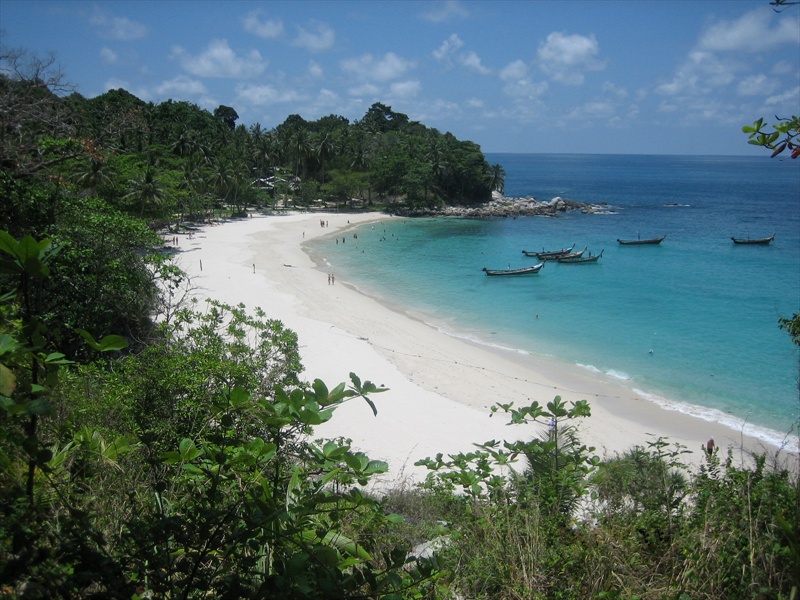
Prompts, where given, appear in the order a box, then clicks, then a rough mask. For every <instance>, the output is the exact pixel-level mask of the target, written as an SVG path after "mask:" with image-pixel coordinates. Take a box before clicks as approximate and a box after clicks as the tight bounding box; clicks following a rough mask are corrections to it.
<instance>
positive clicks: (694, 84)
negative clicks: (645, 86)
mask: <svg viewBox="0 0 800 600" xmlns="http://www.w3.org/2000/svg"><path fill="white" fill-rule="evenodd" d="M738 68H739V67H738V66H737V65H736V64H733V63H729V62H723V61H721V60H720V59H719V58H718V57H717V56H716V55H715V54H713V53H711V52H707V51H704V50H692V51H691V52H690V53H689V56H688V57H687V59H686V61H685V62H684V63H683V64H682V65H681V66H680V67H679V68H678V70H677V71H676V73H675V75H674V76H673V78H672V80H671V81H668V82H666V83H663V84H661V85H659V86H658V87H657V88H656V91H657V92H658V93H659V94H663V95H665V96H685V95H696V94H707V93H708V92H710V91H711V90H712V89H714V88H719V87H722V86H726V85H728V84H729V83H731V82H733V81H734V79H735V76H734V73H735V71H736V70H737V69H738Z"/></svg>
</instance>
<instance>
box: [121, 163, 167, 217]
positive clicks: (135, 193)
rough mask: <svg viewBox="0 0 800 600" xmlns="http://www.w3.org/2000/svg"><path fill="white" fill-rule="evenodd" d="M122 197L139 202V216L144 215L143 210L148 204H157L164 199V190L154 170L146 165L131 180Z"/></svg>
mask: <svg viewBox="0 0 800 600" xmlns="http://www.w3.org/2000/svg"><path fill="white" fill-rule="evenodd" d="M124 198H125V199H126V200H133V201H135V202H137V203H139V204H140V205H141V212H140V216H144V211H145V209H146V208H147V207H148V206H150V205H159V204H161V203H162V202H163V201H164V199H165V198H166V192H165V191H164V189H163V188H162V187H161V182H160V181H159V180H158V178H157V177H156V172H155V170H154V169H153V168H151V167H147V168H146V169H145V170H144V172H143V173H142V174H141V175H140V176H139V177H137V178H135V179H133V180H132V181H131V183H130V187H129V191H128V193H127V194H126V195H125V196H124Z"/></svg>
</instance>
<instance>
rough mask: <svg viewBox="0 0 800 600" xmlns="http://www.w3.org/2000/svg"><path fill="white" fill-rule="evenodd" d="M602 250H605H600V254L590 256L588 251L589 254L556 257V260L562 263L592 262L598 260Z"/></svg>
mask: <svg viewBox="0 0 800 600" xmlns="http://www.w3.org/2000/svg"><path fill="white" fill-rule="evenodd" d="M603 252H605V250H600V254H595V255H594V256H592V253H591V252H589V256H576V257H574V258H566V257H562V258H557V259H556V260H557V261H558V262H559V263H564V264H575V263H593V262H597V261H598V260H600V257H601V256H603Z"/></svg>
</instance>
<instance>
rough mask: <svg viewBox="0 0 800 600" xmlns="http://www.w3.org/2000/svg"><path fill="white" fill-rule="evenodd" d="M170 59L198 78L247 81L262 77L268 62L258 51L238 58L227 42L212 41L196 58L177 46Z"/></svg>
mask: <svg viewBox="0 0 800 600" xmlns="http://www.w3.org/2000/svg"><path fill="white" fill-rule="evenodd" d="M170 57H171V58H173V59H175V60H177V61H178V62H179V63H180V65H181V67H183V69H184V70H186V71H188V72H189V73H191V74H192V75H196V76H198V77H220V78H228V79H246V78H248V77H255V76H257V75H260V74H261V73H262V72H263V71H264V69H266V68H267V61H266V60H264V58H262V57H261V54H260V53H259V52H258V50H251V51H250V52H248V53H247V54H246V55H244V56H238V55H237V54H236V52H234V51H233V50H232V49H231V47H230V46H229V45H228V41H227V40H212V41H211V43H210V44H209V45H208V47H207V48H206V49H205V50H204V51H203V52H201V53H200V54H198V55H195V56H193V55H191V54H189V53H188V52H187V51H186V50H185V49H184V48H182V47H180V46H176V47H175V48H173V49H172V53H171V55H170Z"/></svg>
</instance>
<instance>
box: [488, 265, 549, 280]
mask: <svg viewBox="0 0 800 600" xmlns="http://www.w3.org/2000/svg"><path fill="white" fill-rule="evenodd" d="M543 266H544V262H540V263H539V264H538V265H534V266H532V267H523V268H521V269H487V268H486V267H483V271H484V272H485V273H486V274H487V275H489V276H490V277H494V276H497V275H534V274H536V273H538V272H539V271H541V270H542V267H543Z"/></svg>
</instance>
